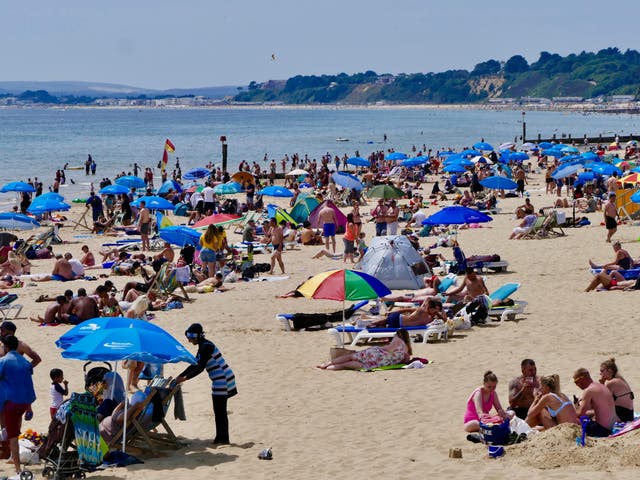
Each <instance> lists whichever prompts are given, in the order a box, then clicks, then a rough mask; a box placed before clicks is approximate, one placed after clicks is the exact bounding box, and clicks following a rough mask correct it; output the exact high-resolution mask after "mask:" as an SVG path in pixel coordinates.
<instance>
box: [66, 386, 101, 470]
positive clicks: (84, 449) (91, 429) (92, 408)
mask: <svg viewBox="0 0 640 480" xmlns="http://www.w3.org/2000/svg"><path fill="white" fill-rule="evenodd" d="M69 412H70V413H71V421H72V422H73V427H74V430H75V438H76V446H77V449H78V457H79V458H80V460H81V461H82V462H83V463H84V464H88V465H94V466H95V465H100V464H101V463H102V459H103V457H104V455H105V454H106V453H107V451H108V450H109V449H108V447H107V444H106V443H105V442H104V440H102V437H101V436H100V429H99V425H98V417H97V415H98V408H97V405H96V400H95V398H94V397H93V395H92V394H90V393H73V394H72V395H71V399H70V401H69Z"/></svg>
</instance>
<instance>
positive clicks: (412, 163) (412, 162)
mask: <svg viewBox="0 0 640 480" xmlns="http://www.w3.org/2000/svg"><path fill="white" fill-rule="evenodd" d="M428 161H429V159H428V158H427V157H422V156H420V157H413V158H406V159H404V160H402V161H401V162H400V163H399V165H400V166H401V167H408V168H413V167H418V166H420V165H424V164H425V163H427V162H428Z"/></svg>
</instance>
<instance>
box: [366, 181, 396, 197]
mask: <svg viewBox="0 0 640 480" xmlns="http://www.w3.org/2000/svg"><path fill="white" fill-rule="evenodd" d="M404 195H405V193H404V192H403V191H402V190H400V189H399V188H396V187H394V186H392V185H387V184H384V185H376V186H375V187H373V188H372V189H371V190H369V191H368V192H367V196H368V197H369V198H385V199H386V198H402V197H404Z"/></svg>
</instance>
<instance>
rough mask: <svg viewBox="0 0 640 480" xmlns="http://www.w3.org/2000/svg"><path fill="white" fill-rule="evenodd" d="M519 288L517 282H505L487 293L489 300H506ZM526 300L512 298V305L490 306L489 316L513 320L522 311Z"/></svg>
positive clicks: (501, 319) (502, 319)
mask: <svg viewBox="0 0 640 480" xmlns="http://www.w3.org/2000/svg"><path fill="white" fill-rule="evenodd" d="M519 288H520V284H519V283H505V284H504V285H502V286H501V287H499V288H498V289H496V290H494V291H493V292H491V293H490V294H489V298H490V299H491V301H492V302H493V301H495V300H506V299H507V298H509V297H510V296H511V295H512V294H514V293H515V292H516V291H517V290H518V289H519ZM527 305H528V304H527V302H525V301H524V300H514V302H513V305H500V306H492V307H491V308H490V309H489V316H490V317H497V318H498V319H499V320H500V321H502V322H504V321H505V320H515V318H516V315H518V314H521V313H523V312H524V309H525V307H526V306H527Z"/></svg>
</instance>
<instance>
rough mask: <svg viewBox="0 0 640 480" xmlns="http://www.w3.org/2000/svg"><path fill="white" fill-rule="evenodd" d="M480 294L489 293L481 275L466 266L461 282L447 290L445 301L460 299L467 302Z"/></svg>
mask: <svg viewBox="0 0 640 480" xmlns="http://www.w3.org/2000/svg"><path fill="white" fill-rule="evenodd" d="M480 295H489V290H488V289H487V286H486V285H485V284H484V280H483V279H482V277H480V276H479V275H478V274H477V273H476V271H475V270H474V269H473V268H471V267H467V269H466V271H465V275H464V279H463V280H462V283H461V284H460V285H459V286H458V287H456V288H454V289H453V290H451V291H449V292H448V296H447V302H452V301H460V300H462V301H464V302H465V303H468V302H472V301H474V300H476V299H477V298H478V297H479V296H480Z"/></svg>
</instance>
